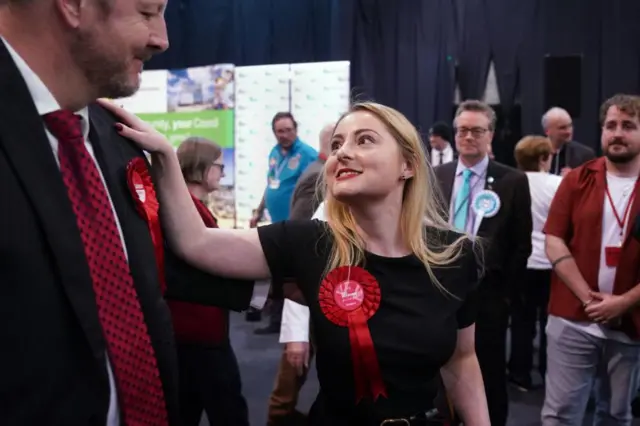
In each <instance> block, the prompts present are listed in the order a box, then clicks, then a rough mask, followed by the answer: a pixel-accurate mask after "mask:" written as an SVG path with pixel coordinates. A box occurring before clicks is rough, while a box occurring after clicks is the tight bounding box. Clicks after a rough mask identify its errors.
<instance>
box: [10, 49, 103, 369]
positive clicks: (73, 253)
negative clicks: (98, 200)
mask: <svg viewBox="0 0 640 426" xmlns="http://www.w3.org/2000/svg"><path fill="white" fill-rule="evenodd" d="M0 93H2V98H0V149H1V150H3V151H4V152H5V154H6V156H7V159H8V161H9V163H10V164H11V167H12V168H13V170H14V173H15V174H16V176H17V178H18V179H19V180H20V182H21V183H22V185H23V188H24V192H25V193H26V195H27V197H28V198H29V199H30V200H31V203H32V205H33V208H34V210H35V212H36V214H37V216H38V218H39V220H40V224H41V226H42V230H43V232H44V234H45V238H46V240H47V241H48V243H49V246H50V247H51V253H52V255H53V261H54V262H55V263H56V265H57V268H58V273H59V277H60V282H61V283H62V286H63V289H64V291H65V293H66V295H67V298H68V300H69V302H70V304H71V307H72V309H73V310H74V311H75V314H76V315H77V317H78V318H79V324H80V326H81V327H82V328H83V330H84V332H85V335H86V337H87V340H88V342H89V344H90V346H91V349H92V351H93V353H94V355H95V356H96V358H103V357H104V348H105V346H104V339H103V337H102V329H101V326H100V323H99V320H98V313H97V308H96V303H95V296H94V292H93V285H92V282H91V278H90V274H89V268H88V266H87V262H86V261H85V253H84V247H83V245H82V241H81V239H80V233H79V231H78V226H77V224H76V218H75V215H74V213H73V210H72V208H71V203H70V202H69V198H68V196H67V191H66V187H65V186H64V183H63V182H62V178H61V175H60V170H59V168H58V165H57V164H56V161H55V158H54V155H53V150H52V148H51V145H50V143H49V140H48V138H47V135H46V133H45V130H44V124H43V121H42V119H41V118H40V117H39V115H38V112H37V110H36V107H35V105H34V103H33V100H32V98H31V95H30V93H29V91H28V89H27V86H26V84H25V82H24V80H23V78H22V75H21V74H20V72H19V71H18V69H17V68H16V66H15V64H14V62H13V60H12V58H11V56H10V55H9V52H8V51H7V50H6V48H5V46H4V44H3V43H2V42H0Z"/></svg>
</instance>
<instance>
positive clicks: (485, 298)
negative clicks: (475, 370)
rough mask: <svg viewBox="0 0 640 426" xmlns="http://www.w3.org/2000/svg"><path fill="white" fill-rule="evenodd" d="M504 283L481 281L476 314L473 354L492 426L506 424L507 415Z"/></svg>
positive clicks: (507, 309) (507, 320)
mask: <svg viewBox="0 0 640 426" xmlns="http://www.w3.org/2000/svg"><path fill="white" fill-rule="evenodd" d="M502 288H503V287H502V286H501V285H499V284H497V283H492V282H491V281H490V280H489V279H486V278H485V280H484V281H483V283H482V284H481V285H480V289H479V300H480V306H479V310H478V316H477V318H476V355H477V356H478V363H479V364H480V371H481V372H482V379H483V380H484V389H485V393H486V395H487V405H488V406H489V417H490V418H491V426H505V425H506V424H507V417H508V415H509V395H508V393H507V354H506V350H507V327H508V323H509V304H508V302H507V298H506V296H505V295H504V290H503V289H502Z"/></svg>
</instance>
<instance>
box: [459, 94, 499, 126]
mask: <svg viewBox="0 0 640 426" xmlns="http://www.w3.org/2000/svg"><path fill="white" fill-rule="evenodd" d="M465 111H468V112H480V113H482V114H484V115H486V116H487V118H488V119H489V130H491V131H493V130H495V128H496V121H497V118H496V112H495V111H494V110H493V108H491V106H489V104H487V103H486V102H482V101H478V100H475V99H470V100H467V101H464V102H462V103H461V104H460V105H458V109H457V110H456V118H458V116H460V114H462V113H463V112H465Z"/></svg>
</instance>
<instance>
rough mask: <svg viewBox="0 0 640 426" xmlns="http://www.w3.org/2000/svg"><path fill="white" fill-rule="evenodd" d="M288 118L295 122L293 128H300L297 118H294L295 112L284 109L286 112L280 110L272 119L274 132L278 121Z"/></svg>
mask: <svg viewBox="0 0 640 426" xmlns="http://www.w3.org/2000/svg"><path fill="white" fill-rule="evenodd" d="M285 118H288V119H289V120H291V122H292V123H293V128H294V129H297V128H298V123H297V122H296V120H295V119H294V118H293V114H291V113H290V112H289V111H284V112H278V113H276V115H274V116H273V120H271V130H273V131H274V132H275V131H276V122H278V121H280V120H282V119H285Z"/></svg>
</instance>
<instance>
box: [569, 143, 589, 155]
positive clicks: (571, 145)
mask: <svg viewBox="0 0 640 426" xmlns="http://www.w3.org/2000/svg"><path fill="white" fill-rule="evenodd" d="M567 145H568V146H569V149H573V150H576V151H581V152H583V153H589V154H593V155H595V151H594V150H593V148H591V147H589V146H587V145H585V144H583V143H581V142H578V141H570V142H569V143H568V144H567Z"/></svg>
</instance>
